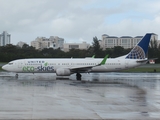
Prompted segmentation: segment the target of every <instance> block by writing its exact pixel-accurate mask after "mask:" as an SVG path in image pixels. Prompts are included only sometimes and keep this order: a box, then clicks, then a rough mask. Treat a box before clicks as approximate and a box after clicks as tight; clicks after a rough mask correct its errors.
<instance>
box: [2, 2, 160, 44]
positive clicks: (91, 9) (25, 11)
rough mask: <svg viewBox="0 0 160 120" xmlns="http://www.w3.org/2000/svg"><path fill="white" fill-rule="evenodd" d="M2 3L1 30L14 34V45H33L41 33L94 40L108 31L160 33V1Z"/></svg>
mask: <svg viewBox="0 0 160 120" xmlns="http://www.w3.org/2000/svg"><path fill="white" fill-rule="evenodd" d="M0 4H1V7H0V25H1V27H0V31H1V32H3V31H4V30H6V31H7V32H8V33H10V34H11V41H12V43H14V44H16V43H18V42H19V41H24V42H27V43H28V44H30V42H31V41H32V40H34V39H35V38H36V37H38V36H44V37H49V36H59V37H62V38H64V39H65V41H66V42H68V41H69V42H71V41H73V42H78V41H81V40H85V41H87V42H90V43H91V42H92V40H93V37H95V36H97V37H98V38H99V39H101V35H102V34H104V33H105V34H108V35H114V36H123V35H130V36H137V35H144V34H145V33H146V32H155V33H156V34H158V35H160V32H159V28H160V8H159V6H158V5H159V4H160V2H159V1H158V0H153V1H150V0H140V1H139V2H136V1H134V0H130V1H126V0H121V1H119V0H115V1H113V0H101V1H99V0H14V1H13V0H5V1H4V0H0Z"/></svg>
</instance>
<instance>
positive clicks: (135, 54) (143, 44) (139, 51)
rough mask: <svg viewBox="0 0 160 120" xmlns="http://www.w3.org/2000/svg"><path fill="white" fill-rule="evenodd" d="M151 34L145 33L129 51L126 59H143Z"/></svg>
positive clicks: (145, 55)
mask: <svg viewBox="0 0 160 120" xmlns="http://www.w3.org/2000/svg"><path fill="white" fill-rule="evenodd" d="M151 36H152V33H147V34H146V35H145V36H144V37H143V38H142V40H141V41H140V42H139V43H138V44H137V45H136V46H135V47H134V48H133V49H132V50H131V52H130V53H129V54H128V55H127V56H126V59H145V58H146V57H147V52H148V46H149V42H150V39H151Z"/></svg>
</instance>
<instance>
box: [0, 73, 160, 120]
mask: <svg viewBox="0 0 160 120" xmlns="http://www.w3.org/2000/svg"><path fill="white" fill-rule="evenodd" d="M14 75H15V74H13V73H7V72H1V73H0V119H160V73H105V74H82V75H83V76H82V80H83V81H76V80H75V78H76V76H75V75H72V76H70V77H69V78H66V77H63V78H56V75H55V74H34V75H33V74H19V78H15V77H14Z"/></svg>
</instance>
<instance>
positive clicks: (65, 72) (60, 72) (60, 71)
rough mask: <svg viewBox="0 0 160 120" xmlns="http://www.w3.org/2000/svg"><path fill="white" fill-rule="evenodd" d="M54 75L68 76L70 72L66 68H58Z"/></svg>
mask: <svg viewBox="0 0 160 120" xmlns="http://www.w3.org/2000/svg"><path fill="white" fill-rule="evenodd" d="M56 75H57V76H70V75H71V71H70V70H69V69H67V68H58V69H56Z"/></svg>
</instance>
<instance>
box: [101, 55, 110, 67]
mask: <svg viewBox="0 0 160 120" xmlns="http://www.w3.org/2000/svg"><path fill="white" fill-rule="evenodd" d="M108 56H109V55H106V56H105V57H104V58H103V60H102V61H101V63H100V65H104V64H105V63H106V60H107V58H108Z"/></svg>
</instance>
